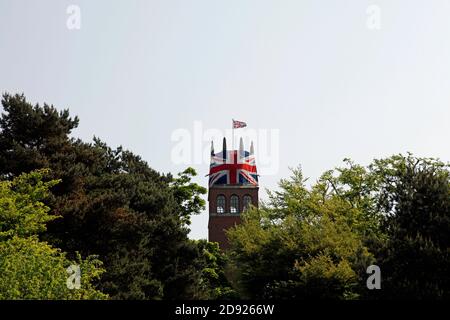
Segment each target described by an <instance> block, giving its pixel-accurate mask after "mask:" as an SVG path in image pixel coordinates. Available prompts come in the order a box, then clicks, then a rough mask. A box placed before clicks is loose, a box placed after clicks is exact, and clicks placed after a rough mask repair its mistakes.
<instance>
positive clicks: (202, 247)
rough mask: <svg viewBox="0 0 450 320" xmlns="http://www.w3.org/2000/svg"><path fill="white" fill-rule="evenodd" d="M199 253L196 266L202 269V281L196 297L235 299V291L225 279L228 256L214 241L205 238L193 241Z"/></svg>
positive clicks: (236, 295) (236, 296)
mask: <svg viewBox="0 0 450 320" xmlns="http://www.w3.org/2000/svg"><path fill="white" fill-rule="evenodd" d="M195 243H196V245H197V247H198V249H199V251H200V253H201V255H200V256H199V259H198V262H199V263H198V268H201V270H202V281H201V284H202V285H201V286H200V288H199V292H198V296H197V298H200V299H220V300H230V299H237V298H238V294H237V292H236V291H235V290H234V289H233V288H232V287H231V284H230V282H229V281H228V279H227V275H226V270H227V263H228V258H227V256H226V255H225V253H224V252H222V251H221V250H220V249H219V244H218V243H216V242H208V241H206V240H198V241H195Z"/></svg>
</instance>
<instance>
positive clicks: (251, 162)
mask: <svg viewBox="0 0 450 320" xmlns="http://www.w3.org/2000/svg"><path fill="white" fill-rule="evenodd" d="M223 184H243V185H254V186H257V185H258V174H257V172H256V162H255V155H253V154H250V153H249V152H247V151H242V154H239V151H237V150H233V151H226V152H223V151H222V152H219V153H216V154H213V155H211V166H210V169H209V186H210V187H211V186H213V185H223Z"/></svg>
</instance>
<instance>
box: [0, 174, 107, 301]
mask: <svg viewBox="0 0 450 320" xmlns="http://www.w3.org/2000/svg"><path fill="white" fill-rule="evenodd" d="M44 173H45V171H37V172H32V173H30V174H22V175H20V176H18V177H17V178H15V179H14V180H12V181H2V182H0V299H105V298H106V297H107V296H106V295H104V294H103V293H101V292H100V291H98V290H96V289H95V287H94V286H93V282H95V281H96V279H97V278H99V276H100V275H101V274H102V273H103V271H104V270H103V269H102V268H101V262H100V261H99V260H97V259H96V258H95V257H93V256H90V257H88V258H87V259H85V260H83V259H81V257H80V256H78V257H77V260H76V261H72V260H69V259H68V258H67V257H66V254H65V253H63V252H62V251H61V250H60V249H57V248H53V247H52V246H50V245H48V244H47V243H46V242H41V241H39V239H38V237H37V235H36V234H37V233H39V232H43V231H45V229H46V223H47V222H49V221H51V220H53V219H55V218H56V217H54V216H49V214H48V212H49V210H50V209H49V208H48V207H47V206H45V205H44V204H43V203H42V202H41V200H42V199H44V198H45V197H46V196H47V195H48V188H49V187H51V186H54V185H55V184H56V183H57V182H58V181H49V182H44V181H42V176H43V174H44ZM70 265H78V266H79V267H80V270H81V287H80V289H77V290H71V289H69V288H68V286H67V284H66V282H67V278H68V273H67V272H66V268H67V267H69V266H70Z"/></svg>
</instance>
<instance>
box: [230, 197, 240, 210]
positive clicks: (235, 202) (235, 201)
mask: <svg viewBox="0 0 450 320" xmlns="http://www.w3.org/2000/svg"><path fill="white" fill-rule="evenodd" d="M230 212H231V213H239V197H238V196H237V195H232V196H231V198H230Z"/></svg>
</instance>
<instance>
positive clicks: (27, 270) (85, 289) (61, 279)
mask: <svg viewBox="0 0 450 320" xmlns="http://www.w3.org/2000/svg"><path fill="white" fill-rule="evenodd" d="M70 265H78V266H79V267H80V270H81V287H80V289H69V288H68V286H67V283H66V282H67V279H68V276H69V274H68V273H67V272H66V268H67V267H69V266H70ZM103 271H104V270H103V269H101V262H100V261H99V260H97V259H95V258H94V257H89V258H88V259H86V260H81V259H79V260H78V261H70V260H69V259H67V257H66V255H65V254H64V253H62V252H61V251H60V250H59V249H56V248H52V247H51V246H49V245H48V244H47V243H45V242H40V241H39V240H38V239H37V237H35V236H33V237H28V238H19V237H17V236H14V237H13V238H11V239H9V240H7V241H3V242H0V300H4V299H8V300H12V299H44V300H55V299H56V300H62V299H70V300H79V299H106V298H107V296H106V295H105V294H103V293H101V292H100V291H98V290H96V289H95V288H94V286H93V285H92V282H93V281H95V280H97V279H98V278H99V277H100V275H101V274H102V273H103Z"/></svg>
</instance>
